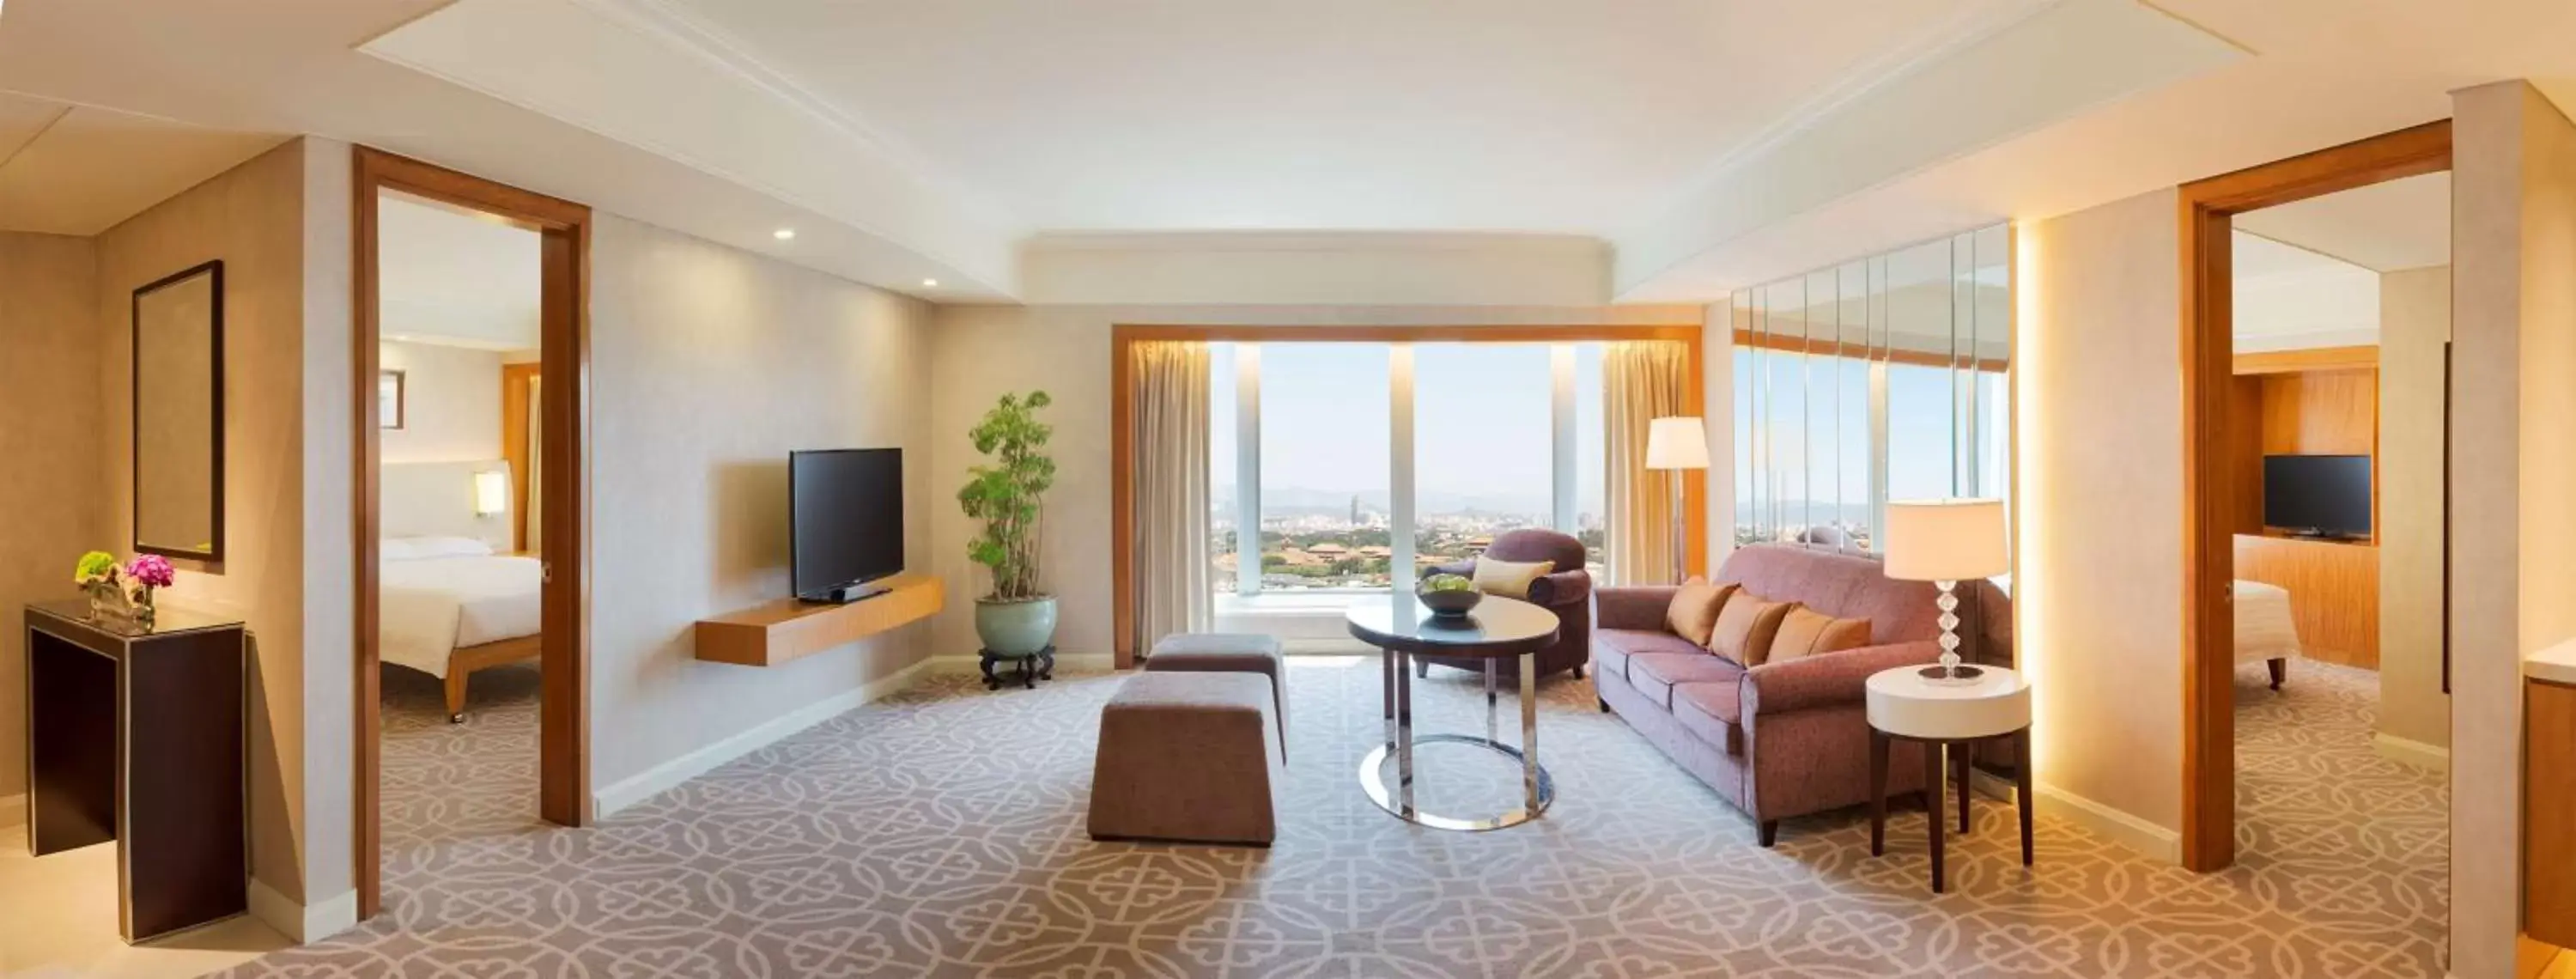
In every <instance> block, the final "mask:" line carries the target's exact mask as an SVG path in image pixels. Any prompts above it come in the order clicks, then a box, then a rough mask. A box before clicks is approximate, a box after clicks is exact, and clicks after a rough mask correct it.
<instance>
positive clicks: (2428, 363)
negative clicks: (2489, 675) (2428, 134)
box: [2379, 265, 2451, 753]
mask: <svg viewBox="0 0 2576 979" xmlns="http://www.w3.org/2000/svg"><path fill="white" fill-rule="evenodd" d="M2379 323H2380V327H2379V519H2380V528H2379V734H2380V735H2381V741H2382V744H2383V745H2392V746H2393V747H2395V748H2398V749H2407V748H2412V747H2413V746H2415V745H2423V746H2428V747H2432V748H2442V747H2446V746H2448V745H2449V744H2450V743H2451V698H2450V695H2449V694H2445V693H2443V692H2442V449H2443V431H2442V426H2443V420H2444V418H2445V417H2447V416H2446V414H2445V412H2446V410H2447V409H2445V407H2444V405H2443V400H2442V358H2443V353H2444V351H2443V345H2444V344H2446V343H2448V342H2449V341H2450V339H2451V269H2450V266H2447V265H2444V266H2436V267H2433V268H2424V269H2408V270H2406V271H2402V272H2389V273H2386V274H2384V275H2381V276H2380V277H2379ZM2392 742H2408V743H2410V744H2392ZM2417 753H2420V751H2419V752H2417Z"/></svg>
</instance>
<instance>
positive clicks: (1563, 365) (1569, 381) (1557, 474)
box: [1547, 343, 1578, 534]
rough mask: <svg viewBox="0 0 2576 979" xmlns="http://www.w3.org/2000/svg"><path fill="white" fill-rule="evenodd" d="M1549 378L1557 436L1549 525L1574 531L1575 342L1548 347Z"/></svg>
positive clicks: (1552, 460) (1550, 408) (1550, 411)
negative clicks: (1552, 505)
mask: <svg viewBox="0 0 2576 979" xmlns="http://www.w3.org/2000/svg"><path fill="white" fill-rule="evenodd" d="M1547 367H1548V381H1549V397H1548V417H1549V419H1550V421H1552V422H1553V423H1554V424H1553V427H1552V430H1551V434H1553V435H1554V436H1555V452H1554V454H1553V455H1552V457H1551V458H1550V459H1549V469H1548V471H1549V473H1550V474H1551V475H1552V476H1553V477H1554V480H1553V483H1552V493H1551V495H1550V499H1551V500H1552V501H1553V502H1554V504H1555V506H1554V507H1553V508H1552V509H1551V510H1550V513H1549V518H1548V519H1549V525H1550V526H1553V527H1555V528H1556V530H1557V532H1558V533H1563V534H1571V533H1574V532H1575V531H1576V530H1577V529H1578V528H1576V527H1575V525H1574V492H1575V490H1574V473H1575V469H1574V467H1575V465H1576V463H1575V461H1574V458H1575V453H1574V436H1575V429H1574V345H1573V344H1571V343H1558V344H1551V345H1549V346H1548V348H1547Z"/></svg>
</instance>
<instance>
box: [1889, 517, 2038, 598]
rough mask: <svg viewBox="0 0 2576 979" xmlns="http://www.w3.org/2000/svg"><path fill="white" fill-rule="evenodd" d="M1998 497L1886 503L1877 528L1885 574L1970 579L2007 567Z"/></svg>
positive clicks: (1913, 578) (1923, 578)
mask: <svg viewBox="0 0 2576 979" xmlns="http://www.w3.org/2000/svg"><path fill="white" fill-rule="evenodd" d="M2005 534H2006V531H2005V528H2004V503H2003V501H2002V500H1907V501H1902V502H1890V503H1888V505H1887V526H1885V527H1882V528H1880V537H1881V538H1882V540H1883V544H1882V546H1881V549H1882V550H1883V551H1884V552H1885V553H1886V555H1887V576H1888V577H1890V578H1895V579H1898V580H1902V581H1973V580H1976V579H1978V578H1991V577H1994V576H1995V575H1999V574H2003V573H2005V572H2008V571H2011V570H2012V552H2011V550H2010V548H2008V547H2007V546H2006V540H2005Z"/></svg>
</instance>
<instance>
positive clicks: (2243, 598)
mask: <svg viewBox="0 0 2576 979" xmlns="http://www.w3.org/2000/svg"><path fill="white" fill-rule="evenodd" d="M2298 655H2299V627H2298V624H2297V623H2295V622H2293V621H2292V620H2291V618H2290V592H2289V590H2288V589H2285V588H2282V587H2281V586H2279V585H2267V584H2264V583H2262V582H2260V581H2246V580H2245V579H2242V578H2239V579H2237V580H2236V665H2238V666H2243V665H2245V664H2247V663H2260V662H2262V661H2264V660H2268V659H2295V658H2297V657H2298Z"/></svg>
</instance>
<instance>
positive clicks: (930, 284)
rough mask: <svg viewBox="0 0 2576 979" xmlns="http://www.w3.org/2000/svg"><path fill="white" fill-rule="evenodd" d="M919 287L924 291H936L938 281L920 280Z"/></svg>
mask: <svg viewBox="0 0 2576 979" xmlns="http://www.w3.org/2000/svg"><path fill="white" fill-rule="evenodd" d="M921 287H922V288H924V289H937V288H939V280H937V279H923V280H921Z"/></svg>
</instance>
